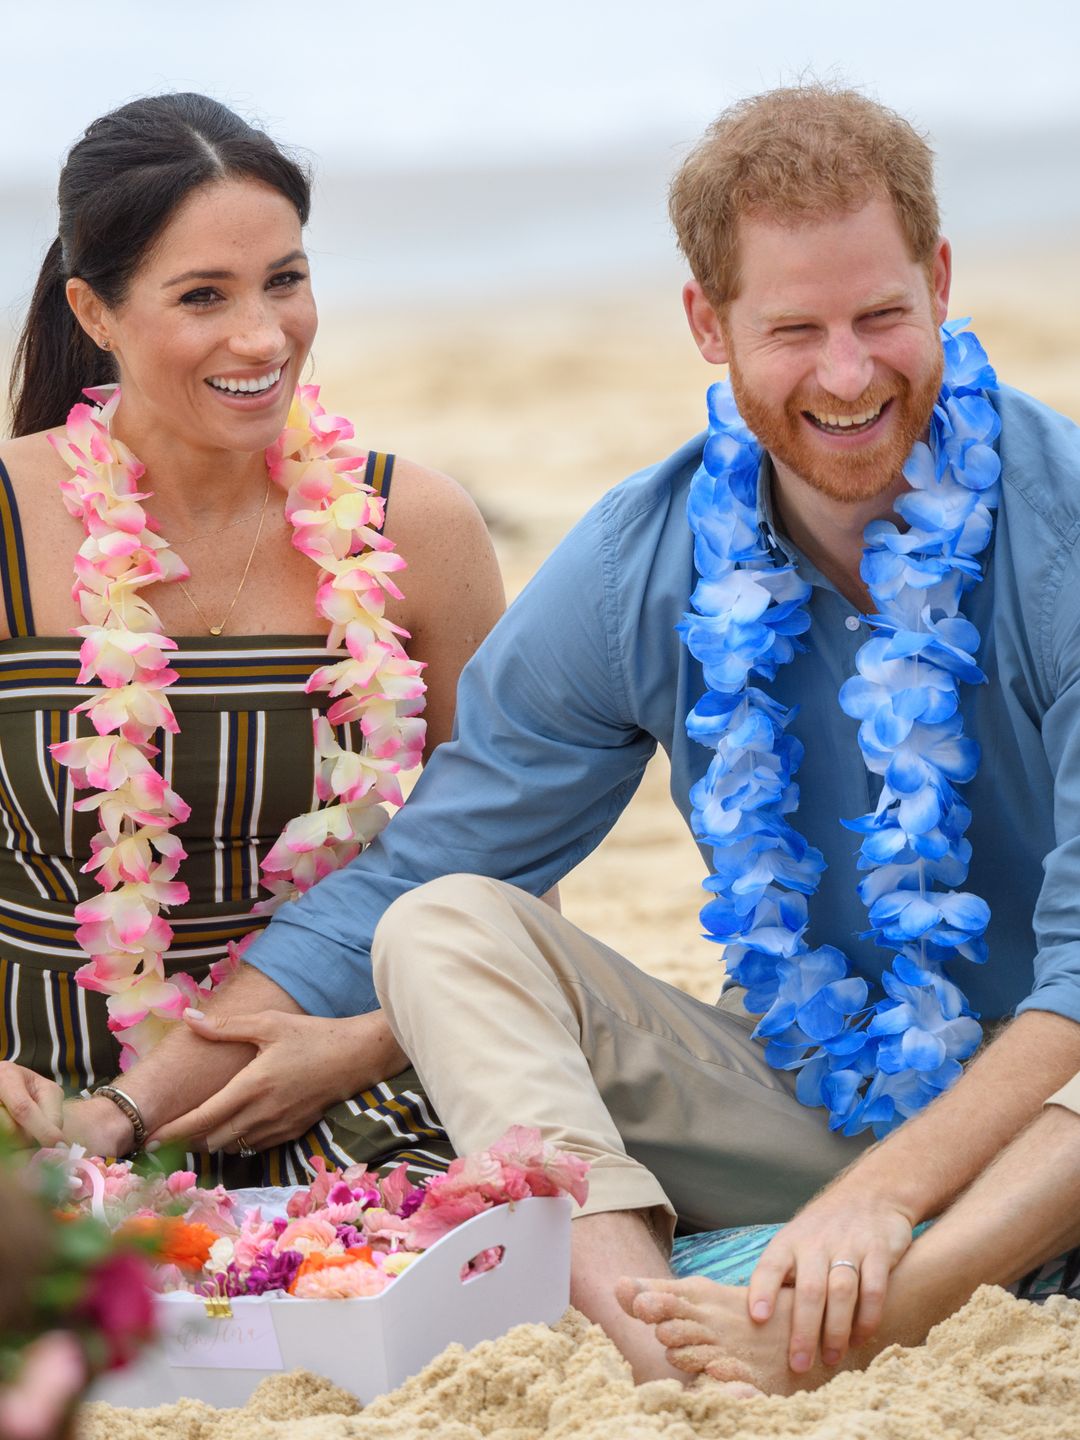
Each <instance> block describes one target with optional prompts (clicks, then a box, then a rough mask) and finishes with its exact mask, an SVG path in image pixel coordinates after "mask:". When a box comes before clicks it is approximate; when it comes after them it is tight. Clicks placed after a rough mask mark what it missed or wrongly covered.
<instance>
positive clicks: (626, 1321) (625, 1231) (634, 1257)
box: [570, 1211, 687, 1385]
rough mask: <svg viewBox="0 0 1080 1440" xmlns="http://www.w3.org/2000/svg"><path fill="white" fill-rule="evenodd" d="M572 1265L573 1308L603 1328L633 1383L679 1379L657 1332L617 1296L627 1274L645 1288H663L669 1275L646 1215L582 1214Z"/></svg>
mask: <svg viewBox="0 0 1080 1440" xmlns="http://www.w3.org/2000/svg"><path fill="white" fill-rule="evenodd" d="M570 1235H571V1248H572V1256H573V1264H572V1268H571V1281H570V1304H571V1305H573V1306H574V1308H575V1309H577V1310H580V1311H581V1312H582V1313H583V1314H584V1315H587V1316H588V1318H589V1319H590V1320H592V1321H594V1322H595V1324H597V1325H599V1326H600V1327H601V1328H602V1329H604V1330H605V1331H606V1332H607V1334H608V1335H609V1337H610V1338H611V1339H612V1340H613V1341H614V1342H615V1345H616V1346H617V1348H618V1349H619V1350H620V1351H621V1352H622V1354H623V1355H624V1356H625V1357H626V1359H627V1360H629V1362H630V1368H631V1369H632V1370H633V1372H634V1381H635V1383H636V1384H638V1385H640V1384H641V1383H642V1382H643V1381H645V1380H679V1381H681V1382H682V1384H684V1385H685V1384H686V1383H687V1375H686V1372H685V1371H684V1370H679V1369H677V1368H674V1367H673V1366H672V1365H671V1363H670V1361H669V1359H668V1357H667V1356H666V1355H665V1354H664V1347H663V1346H662V1345H660V1344H658V1343H657V1338H656V1334H655V1332H654V1331H653V1330H652V1329H651V1328H650V1327H649V1326H648V1325H647V1324H646V1325H642V1324H641V1323H640V1322H639V1321H638V1320H637V1319H636V1318H635V1317H634V1316H633V1314H632V1312H631V1311H628V1310H627V1309H626V1307H625V1306H622V1305H620V1304H619V1302H618V1301H617V1300H616V1298H615V1290H616V1283H617V1282H619V1283H621V1281H620V1277H621V1276H623V1275H626V1274H631V1275H646V1276H649V1277H650V1278H649V1279H646V1280H643V1281H642V1282H641V1283H642V1284H644V1285H650V1284H654V1283H655V1284H662V1283H663V1282H664V1280H665V1279H666V1278H668V1277H669V1276H670V1271H669V1270H668V1266H667V1260H666V1258H665V1257H664V1255H663V1254H662V1253H661V1251H660V1249H659V1246H658V1245H657V1242H656V1239H655V1237H654V1234H653V1232H652V1230H651V1229H650V1227H649V1224H648V1223H647V1220H646V1216H645V1214H644V1213H643V1212H641V1211H604V1212H602V1213H600V1214H598V1215H582V1216H579V1217H578V1219H576V1220H575V1221H574V1223H573V1225H572V1226H571V1229H570Z"/></svg>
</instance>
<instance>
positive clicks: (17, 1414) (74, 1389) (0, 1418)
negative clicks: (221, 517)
mask: <svg viewBox="0 0 1080 1440" xmlns="http://www.w3.org/2000/svg"><path fill="white" fill-rule="evenodd" d="M50 438H51V437H50ZM89 1378H90V1377H89V1376H88V1374H87V1370H86V1357H85V1355H84V1354H83V1352H82V1347H81V1346H80V1344H79V1342H78V1340H76V1338H75V1336H74V1335H72V1334H71V1332H70V1331H68V1330H50V1331H49V1332H48V1333H47V1334H45V1335H41V1336H39V1337H38V1339H36V1340H34V1341H33V1342H32V1343H31V1344H29V1345H28V1346H27V1347H26V1349H25V1350H24V1351H23V1354H22V1359H21V1364H20V1365H19V1368H18V1370H17V1371H16V1373H15V1376H14V1378H13V1379H12V1381H11V1382H10V1383H9V1384H7V1385H3V1386H0V1435H3V1436H4V1440H49V1437H50V1436H52V1435H56V1434H58V1433H59V1432H60V1423H61V1421H62V1420H63V1418H64V1415H65V1413H66V1412H67V1410H68V1408H69V1407H70V1406H71V1405H72V1403H73V1402H74V1400H75V1397H76V1396H77V1395H78V1393H79V1391H80V1390H82V1388H83V1386H84V1385H85V1384H86V1382H87V1380H88V1379H89Z"/></svg>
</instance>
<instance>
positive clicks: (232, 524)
mask: <svg viewBox="0 0 1080 1440" xmlns="http://www.w3.org/2000/svg"><path fill="white" fill-rule="evenodd" d="M265 505H266V496H265V495H264V496H263V502H262V505H257V506H256V507H255V509H254V510H250V511H248V513H247V514H246V515H241V516H240V518H239V520H230V521H229V523H228V524H227V525H222V526H220V528H219V529H217V530H204V531H202V533H201V534H199V535H189V536H188V537H187V539H186V540H170V541H169V544H170V545H171V546H172V547H173V549H174V550H175V549H176V548H177V547H178V546H180V545H194V544H195V541H196V540H209V539H210V536H211V535H224V534H225V531H226V530H235V529H236V527H237V525H246V524H247V522H248V521H249V520H254V519H255V516H256V515H261V514H262V512H263V507H264V506H265Z"/></svg>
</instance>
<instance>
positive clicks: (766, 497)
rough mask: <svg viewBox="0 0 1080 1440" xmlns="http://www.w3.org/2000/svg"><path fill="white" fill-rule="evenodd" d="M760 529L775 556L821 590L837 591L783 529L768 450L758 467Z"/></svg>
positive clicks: (758, 516) (763, 451) (764, 452)
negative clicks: (775, 497) (774, 500)
mask: <svg viewBox="0 0 1080 1440" xmlns="http://www.w3.org/2000/svg"><path fill="white" fill-rule="evenodd" d="M757 526H758V533H759V534H760V535H761V537H762V539H763V541H764V542H765V544H766V546H767V547H768V548H769V549H770V550H772V551H773V552H774V553H777V552H778V553H779V554H780V555H782V556H784V558H785V559H786V560H788V561H789V562H790V563H791V564H792V565H794V567H795V569H796V570H797V571H798V573H799V574H800V575H801V576H802V578H803V579H804V580H805V581H806V582H807V584H809V585H813V586H815V587H816V588H818V589H821V590H832V591H834V592H836V587H835V585H833V583H832V581H831V580H827V579H826V578H825V576H824V575H823V574H822V573H821V571H820V570H819V569H818V568H817V566H816V565H815V564H814V563H813V561H811V560H808V559H807V558H806V556H805V555H804V554H803V553H802V551H801V550H799V549H798V548H797V547H796V546H795V545H793V544H792V542H791V541H790V540H789V539H788V537H787V536H786V535H785V534H784V532H783V531H782V530H781V529H780V526H779V523H778V521H777V518H776V510H775V508H774V506H773V466H772V460H771V459H770V458H769V452H768V451H767V450H762V452H761V460H760V463H759V464H758V480H757ZM836 593H838V592H836Z"/></svg>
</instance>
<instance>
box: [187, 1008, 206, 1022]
mask: <svg viewBox="0 0 1080 1440" xmlns="http://www.w3.org/2000/svg"><path fill="white" fill-rule="evenodd" d="M184 1018H185V1020H205V1019H206V1016H205V1015H204V1014H203V1012H202V1011H201V1010H196V1009H195V1008H194V1006H192V1005H189V1006H188V1008H187V1009H186V1010H185V1011H184Z"/></svg>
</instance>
